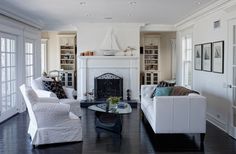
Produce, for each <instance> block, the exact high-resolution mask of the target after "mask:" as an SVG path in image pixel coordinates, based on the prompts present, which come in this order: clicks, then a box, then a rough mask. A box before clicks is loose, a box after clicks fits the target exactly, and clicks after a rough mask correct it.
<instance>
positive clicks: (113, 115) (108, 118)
mask: <svg viewBox="0 0 236 154" xmlns="http://www.w3.org/2000/svg"><path fill="white" fill-rule="evenodd" d="M122 106H123V107H122V108H121V107H116V108H111V109H108V108H107V103H102V104H96V105H91V106H89V107H88V109H90V110H93V111H95V126H96V128H99V129H104V130H107V131H111V132H113V133H117V134H121V131H122V115H124V114H129V113H131V112H132V108H131V106H130V105H129V104H128V103H125V102H122Z"/></svg>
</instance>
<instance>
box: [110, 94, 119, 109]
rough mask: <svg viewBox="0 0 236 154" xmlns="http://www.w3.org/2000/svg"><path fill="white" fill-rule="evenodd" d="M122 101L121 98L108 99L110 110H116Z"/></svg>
mask: <svg viewBox="0 0 236 154" xmlns="http://www.w3.org/2000/svg"><path fill="white" fill-rule="evenodd" d="M120 99H121V97H116V96H115V97H112V96H111V97H109V98H108V99H107V102H108V104H109V108H110V109H111V108H116V107H117V104H118V103H119V101H120Z"/></svg>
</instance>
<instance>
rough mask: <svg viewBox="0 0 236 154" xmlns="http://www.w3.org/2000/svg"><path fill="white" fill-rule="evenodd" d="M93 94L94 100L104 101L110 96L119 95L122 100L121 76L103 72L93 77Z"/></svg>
mask: <svg viewBox="0 0 236 154" xmlns="http://www.w3.org/2000/svg"><path fill="white" fill-rule="evenodd" d="M94 96H95V100H96V101H104V100H106V99H107V98H109V97H110V96H117V97H121V100H123V78H121V77H119V76H117V75H115V74H112V73H105V74H102V75H100V76H98V77H96V78H95V79H94Z"/></svg>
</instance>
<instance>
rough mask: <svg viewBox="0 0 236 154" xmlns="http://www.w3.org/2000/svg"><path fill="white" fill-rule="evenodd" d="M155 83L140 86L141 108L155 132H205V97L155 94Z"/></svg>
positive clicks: (202, 133)
mask: <svg viewBox="0 0 236 154" xmlns="http://www.w3.org/2000/svg"><path fill="white" fill-rule="evenodd" d="M155 88H156V85H142V86H141V109H142V111H143V113H144V115H145V117H146V119H147V120H148V122H149V124H150V125H151V127H152V129H153V131H154V132H155V133H156V134H157V133H167V134H168V133H200V134H201V141H203V140H204V135H205V132H206V98H205V97H203V96H201V95H198V94H189V95H187V96H155V97H154V98H151V95H152V92H153V91H154V89H155Z"/></svg>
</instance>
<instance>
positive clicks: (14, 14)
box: [0, 4, 44, 29]
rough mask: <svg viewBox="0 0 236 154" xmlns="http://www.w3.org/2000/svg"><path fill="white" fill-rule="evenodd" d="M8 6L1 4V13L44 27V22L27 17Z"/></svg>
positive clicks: (26, 23) (40, 27) (16, 19)
mask: <svg viewBox="0 0 236 154" xmlns="http://www.w3.org/2000/svg"><path fill="white" fill-rule="evenodd" d="M6 8H7V7H5V6H4V5H2V4H1V5H0V15H2V16H5V17H7V18H10V19H12V20H14V21H17V22H20V23H23V24H25V25H28V26H31V27H34V28H37V29H42V27H43V26H44V24H43V23H42V22H40V21H38V20H35V19H32V18H29V17H26V16H24V15H22V14H20V13H16V12H14V11H11V10H9V9H6Z"/></svg>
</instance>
